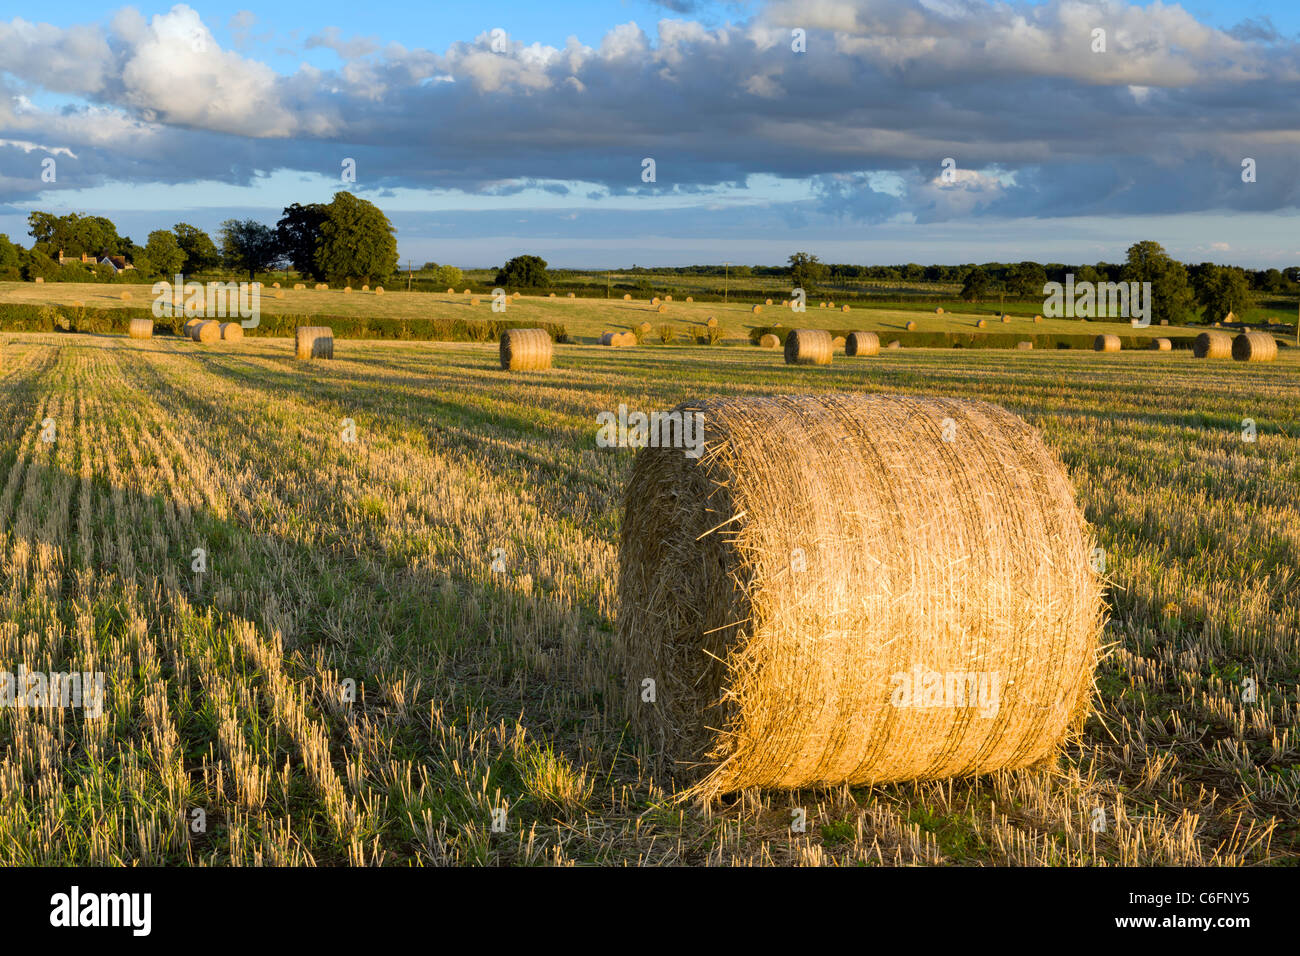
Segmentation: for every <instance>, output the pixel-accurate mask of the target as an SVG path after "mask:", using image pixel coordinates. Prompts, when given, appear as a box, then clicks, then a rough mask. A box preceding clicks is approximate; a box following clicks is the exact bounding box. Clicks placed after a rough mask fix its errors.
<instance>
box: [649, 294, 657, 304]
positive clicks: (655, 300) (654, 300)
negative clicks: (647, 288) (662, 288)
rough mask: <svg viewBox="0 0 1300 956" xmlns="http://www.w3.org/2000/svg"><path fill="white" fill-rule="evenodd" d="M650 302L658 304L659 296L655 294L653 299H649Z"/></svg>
mask: <svg viewBox="0 0 1300 956" xmlns="http://www.w3.org/2000/svg"><path fill="white" fill-rule="evenodd" d="M650 304H651V305H658V304H659V296H655V297H654V298H653V299H651V300H650Z"/></svg>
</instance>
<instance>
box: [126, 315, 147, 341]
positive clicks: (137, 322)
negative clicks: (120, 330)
mask: <svg viewBox="0 0 1300 956" xmlns="http://www.w3.org/2000/svg"><path fill="white" fill-rule="evenodd" d="M126 334H127V335H129V336H131V338H133V339H147V338H150V337H152V336H153V319H132V320H131V321H130V323H129V324H128V325H127V327H126Z"/></svg>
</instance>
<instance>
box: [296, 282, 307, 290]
mask: <svg viewBox="0 0 1300 956" xmlns="http://www.w3.org/2000/svg"><path fill="white" fill-rule="evenodd" d="M306 288H307V287H306V286H305V285H303V284H302V283H301V282H295V283H294V284H293V291H294V292H302V291H304V290H305V289H306Z"/></svg>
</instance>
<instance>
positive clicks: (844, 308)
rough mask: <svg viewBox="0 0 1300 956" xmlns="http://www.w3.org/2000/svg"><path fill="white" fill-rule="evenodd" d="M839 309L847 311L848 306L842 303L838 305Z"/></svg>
mask: <svg viewBox="0 0 1300 956" xmlns="http://www.w3.org/2000/svg"><path fill="white" fill-rule="evenodd" d="M840 311H841V312H847V311H849V307H848V306H847V305H842V306H840Z"/></svg>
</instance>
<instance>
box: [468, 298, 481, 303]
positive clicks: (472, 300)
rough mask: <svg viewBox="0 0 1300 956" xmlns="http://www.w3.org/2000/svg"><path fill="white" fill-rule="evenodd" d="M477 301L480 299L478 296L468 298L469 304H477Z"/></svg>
mask: <svg viewBox="0 0 1300 956" xmlns="http://www.w3.org/2000/svg"><path fill="white" fill-rule="evenodd" d="M479 302H480V299H479V297H478V296H474V298H472V299H470V300H469V304H470V305H478V304H479Z"/></svg>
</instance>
